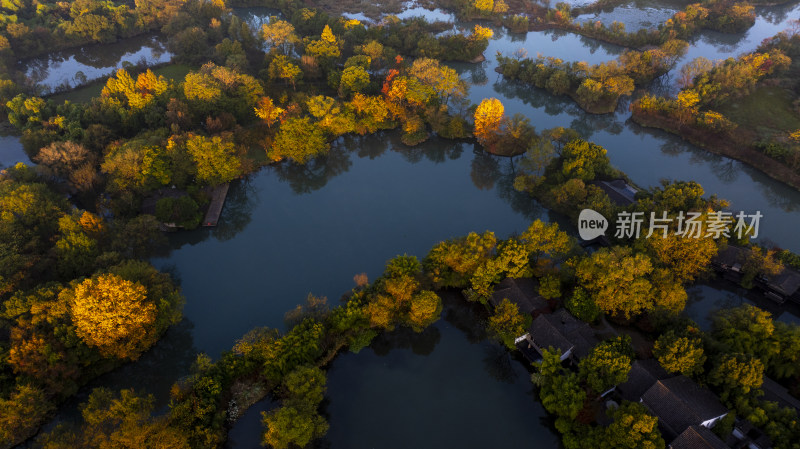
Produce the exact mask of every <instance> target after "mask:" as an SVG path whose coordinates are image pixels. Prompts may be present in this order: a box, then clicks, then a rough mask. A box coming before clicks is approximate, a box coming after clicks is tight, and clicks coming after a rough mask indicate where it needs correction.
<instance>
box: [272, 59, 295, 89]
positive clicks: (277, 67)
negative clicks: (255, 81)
mask: <svg viewBox="0 0 800 449" xmlns="http://www.w3.org/2000/svg"><path fill="white" fill-rule="evenodd" d="M267 73H268V74H269V78H270V79H271V80H278V79H280V80H283V81H285V82H286V83H288V84H291V85H292V89H295V88H296V84H297V82H298V81H299V80H300V79H302V78H303V70H302V69H300V67H299V66H298V65H297V64H294V63H293V62H291V60H290V59H289V57H288V56H285V55H277V56H275V57H274V58H272V61H270V63H269V67H268V68H267Z"/></svg>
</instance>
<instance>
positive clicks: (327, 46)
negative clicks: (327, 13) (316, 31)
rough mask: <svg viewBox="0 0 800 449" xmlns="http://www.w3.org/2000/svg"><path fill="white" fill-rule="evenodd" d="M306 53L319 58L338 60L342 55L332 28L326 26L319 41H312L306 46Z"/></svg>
mask: <svg viewBox="0 0 800 449" xmlns="http://www.w3.org/2000/svg"><path fill="white" fill-rule="evenodd" d="M306 53H308V54H309V55H311V56H316V57H318V58H338V57H339V55H341V51H340V50H339V41H338V40H337V39H336V36H334V35H333V31H331V27H329V26H328V25H325V28H323V30H322V35H321V36H320V38H319V40H315V41H311V42H310V43H309V44H308V45H307V46H306Z"/></svg>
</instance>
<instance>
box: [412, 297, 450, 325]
mask: <svg viewBox="0 0 800 449" xmlns="http://www.w3.org/2000/svg"><path fill="white" fill-rule="evenodd" d="M441 314H442V300H441V298H439V295H437V294H436V293H434V292H432V291H430V290H423V291H421V292H419V293H418V294H416V295H414V297H413V298H411V306H410V307H409V309H408V324H409V325H410V326H411V328H412V329H414V330H415V331H417V332H422V331H423V330H425V328H426V327H428V326H430V325H431V324H433V323H434V322H435V321H436V320H438V319H439V316H440V315H441Z"/></svg>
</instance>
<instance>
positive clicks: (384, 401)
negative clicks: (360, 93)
mask: <svg viewBox="0 0 800 449" xmlns="http://www.w3.org/2000/svg"><path fill="white" fill-rule="evenodd" d="M620 8H626V9H625V11H628V12H626V13H625V14H626V15H625V17H626V25H627V26H628V27H629V28H636V27H637V26H649V25H648V24H647V23H645V22H652V21H657V20H661V17H662V16H664V15H669V14H670V12H669V11H665V10H663V9H662V10H660V11H659V10H654V9H655V8H654V7H653V5H652V4H651V3H644V2H641V3H639V2H637V3H630V4H628V5H623V6H622V7H620ZM670 8H671V7H670ZM418 12H419V13H420V14H424V11H416V10H415V11H413V14H414V15H417V13H418ZM757 12H758V15H759V16H758V21H757V23H756V26H755V27H754V28H753V29H751V30H749V31H748V32H747V33H744V34H742V35H736V36H731V35H721V34H718V33H703V34H702V35H701V36H699V37H698V38H696V39H695V40H694V42H693V43H692V48H691V50H690V53H689V56H687V57H686V58H684V61H688V60H689V59H691V58H693V57H696V56H705V57H707V58H709V59H717V58H723V57H728V56H731V55H736V54H738V53H741V52H745V51H751V50H753V49H754V48H755V47H756V46H757V45H758V43H759V42H760V41H761V39H763V38H765V37H768V36H770V35H772V34H775V33H776V32H777V31H779V30H781V29H784V28H786V26H787V25H788V21H789V19H790V18H797V17H798V16H800V9H798V7H797V6H794V7H772V8H758V9H757ZM437 14H438V13H437ZM603 14H613V13H600V15H598V17H597V20H604V18H603V16H602V15H603ZM265 15H268V14H265ZM444 15H446V14H444ZM240 16H241V17H243V18H244V19H245V20H246V21H247V22H249V23H254V24H256V23H260V22H259V20H263V17H260V16H259V12H258V11H257V10H252V9H251V10H247V11H245V12H243V13H240ZM609 17H610V16H609ZM437 18H438V16H437ZM637 21H638V22H637ZM639 22H641V24H640V25H637V23H639ZM456 26H457V27H460V26H467V25H462V24H456ZM496 32H497V36H498V38H497V39H495V40H492V41H491V42H490V46H489V49H488V50H487V51H486V53H485V55H486V57H487V61H485V62H484V63H482V64H479V65H468V64H454V67H456V68H457V69H458V70H459V71H460V73H461V74H462V77H463V78H464V79H466V80H467V81H469V82H471V83H472V84H473V85H472V87H471V89H470V99H471V100H472V101H473V102H476V103H477V102H479V101H480V100H481V99H483V98H487V97H496V98H499V99H501V100H502V102H503V104H504V105H505V108H506V113H507V114H509V115H510V114H513V113H522V114H524V115H525V116H527V117H528V118H530V120H531V123H533V124H534V125H535V126H536V127H537V128H538V129H545V128H550V127H554V126H571V127H573V128H575V129H577V130H579V131H580V132H581V133H582V134H583V135H584V136H585V137H586V138H588V139H591V140H593V141H595V142H597V143H599V144H601V145H603V146H604V147H606V148H607V149H608V151H609V156H610V158H611V161H612V163H613V164H614V165H615V166H617V167H619V168H620V169H622V170H623V171H625V172H626V173H628V175H630V176H631V178H632V179H633V180H634V182H636V183H637V184H639V185H640V186H642V187H649V186H653V185H656V184H658V182H659V180H661V179H664V178H667V179H685V180H696V181H698V182H700V183H701V184H702V185H703V187H704V188H705V190H706V192H707V193H708V194H716V195H719V196H721V197H724V198H727V199H729V200H730V201H731V208H732V209H733V210H745V211H755V210H760V211H761V212H762V213H763V214H764V218H763V219H762V223H761V236H762V241H763V239H768V240H770V241H772V242H775V243H777V244H779V245H781V246H783V247H786V248H790V249H792V250H794V251H800V238H798V237H797V234H796V233H797V229H798V223H800V193H798V192H796V191H794V190H792V189H790V188H789V187H786V186H784V185H782V184H780V183H778V182H776V181H774V180H772V179H770V178H768V177H767V176H766V175H763V174H761V173H759V172H757V171H756V170H753V169H750V168H749V167H747V166H745V165H743V164H740V163H738V162H736V161H732V160H730V159H727V158H723V157H718V156H715V155H712V154H710V153H708V152H706V151H703V150H700V149H697V148H696V147H694V146H692V145H689V144H687V143H684V142H683V141H681V140H680V139H679V138H675V137H673V136H670V135H668V134H666V133H663V132H657V131H651V130H645V129H642V128H640V127H638V126H637V125H635V124H632V123H631V122H630V121H629V120H628V118H629V113H628V112H627V103H626V102H622V103H621V104H620V107H619V109H618V111H617V113H615V114H608V115H603V116H596V115H589V114H585V113H583V112H582V111H581V110H580V108H578V107H577V106H576V105H575V104H574V103H573V102H572V101H571V100H569V99H568V98H566V97H553V96H552V95H550V94H548V93H546V92H544V91H541V90H538V89H534V88H529V87H523V86H521V85H518V84H515V83H507V82H505V81H503V80H502V78H501V77H499V76H498V75H497V74H496V73H495V71H494V68H495V66H496V63H495V53H496V52H497V51H501V52H504V53H511V52H513V51H515V50H516V49H517V48H524V49H525V50H526V51H527V53H528V54H530V55H535V54H536V53H537V52H540V53H542V54H544V55H555V56H560V57H563V58H565V59H570V60H586V61H589V62H591V63H597V62H602V61H606V60H610V59H613V58H615V57H616V56H617V55H619V54H620V53H621V52H622V51H623V49H622V48H620V47H617V46H613V45H607V44H602V43H598V42H596V41H593V40H590V39H586V38H583V37H580V36H577V35H574V34H571V33H561V32H531V33H527V34H508V33H505V32H503V31H502V30H496ZM147 39H151V38H145V40H144V41H140V42H139V43H138V44H135V45H132V46H126V45H127V44H125V46H123V47H124V48H123V47H120V49H119V50H117V53H116V54H117V56H114V57H113V58H112V57H110V56H108V55H107V54H106V53H107V52H106V50H105V49H106V47H108V46H96V47H89V48H86V49H82V50H80V51H77V52H73V53H63V52H62V53H59V54H58V55H52V56H51V57H49V58H42V59H40V60H37V61H34V62H31V63H30V66H29V67H30V68H29V73H30V74H32V75H34V78H36V79H37V80H39V82H40V83H42V84H43V85H45V86H50V87H55V86H57V85H59V84H61V83H62V82H63V81H65V80H66V81H70V82H72V81H71V80H74V79H75V75H76V72H77V71H78V70H80V71H82V72H84V74H85V75H86V76H87V78H90V76H89V74H88V73H87V70H88V67H93V68H96V69H97V70H98V72H97V73H98V74H97V76H104V75H105V74H107V73H110V71H111V69H110V68H113V67H117V66H119V65H120V64H121V62H120V61H121V60H123V58H124V57H125V56H119V55H128V54H131V55H134V56H131V58H134V59H128V60H130V61H131V62H135V59H136V58H138V57H139V56H135V55H139V54H147V55H150V56H152V57H153V58H156V59H153V60H152V61H164V60H165V59H164V58H167V60H168V58H169V55H168V54H167V53H166V52H164V51H163V46H162V44H161V43H160V42H158V41H157V40H156V41H153V40H147ZM121 44H122V43H121ZM114 45H119V44H114ZM142 52H144V53H142ZM115 58H116V59H115ZM112 59H114V60H113V61H112ZM81 64H82V65H81ZM101 67H102V68H103V69H102V70H105V69H107V68H108V71H107V72H104V73H101V71H100V70H101ZM91 73H95V72H91ZM672 78H675V77H674V76H673V77H672ZM658 85H659V86H660V88H661V89H663V90H665V91H669V90H671V89H673V86H674V82H673V81H672V80H671V79H670V76H666V77H664V79H662V80H659V81H658ZM26 159H27V158H26V157H25V156H24V153H23V152H22V151H21V147H20V145H19V142H18V140H17V139H15V138H11V137H4V138H0V166H2V165H3V164H4V165H10V164H13V163H14V162H16V161H18V160H26ZM513 174H514V173H513V164H512V162H511V161H510V160H507V159H499V158H494V157H491V156H488V155H486V154H484V153H482V152H481V151H480V150H478V149H476V148H475V147H474V146H473V145H472V144H465V143H454V142H449V141H443V140H438V139H432V140H430V141H429V142H426V143H425V144H423V145H421V146H419V147H418V148H413V149H409V148H406V147H405V146H403V145H402V144H401V143H400V142H399V139H398V138H397V134H395V133H386V134H383V135H380V136H373V137H368V138H345V139H341V140H339V141H337V142H336V143H335V144H334V146H333V149H332V151H331V154H330V155H329V156H327V157H325V158H320V159H318V160H316V161H313V162H312V163H311V164H309V165H308V166H306V167H290V166H275V167H270V168H267V169H265V170H262V171H261V172H259V173H257V174H255V175H253V176H251V177H250V178H249V179H248V180H246V181H244V182H241V183H239V184H236V185H234V186H233V189H232V190H231V194H230V196H229V198H228V202H227V203H226V206H225V209H224V211H223V216H222V221H221V222H220V225H219V226H218V227H217V228H215V229H200V230H197V231H192V232H186V233H180V234H175V235H173V236H172V237H171V242H172V251H171V253H170V255H169V256H168V257H164V258H159V259H154V260H153V262H154V263H155V264H156V265H157V266H158V267H160V268H163V269H167V270H169V271H171V272H172V273H174V274H175V275H176V276H177V277H178V278H179V279H180V281H181V283H182V288H183V292H184V294H185V296H186V298H187V303H186V307H185V311H184V314H185V319H184V321H183V322H182V323H180V324H179V325H178V326H175V327H174V328H172V329H170V330H169V331H168V332H167V334H166V336H165V338H164V339H163V340H162V341H160V342H159V343H158V344H157V345H156V347H155V348H154V349H153V350H151V351H149V352H148V353H147V354H145V355H144V356H143V357H142V358H141V359H140V360H139V361H137V362H136V363H134V364H130V365H128V366H126V367H123V368H122V369H120V370H118V371H116V372H114V373H111V374H109V375H107V376H104V377H102V378H100V379H98V380H97V381H95V382H94V383H93V384H92V385H90V386H89V387H95V386H108V387H111V388H117V389H118V388H131V387H133V388H136V389H137V390H140V391H145V392H150V393H153V394H154V395H155V396H156V397H157V401H158V405H159V407H161V408H162V409H163V408H164V407H165V406H166V403H167V401H168V390H169V386H170V385H171V384H172V383H173V382H174V381H175V380H177V379H179V378H180V377H181V376H183V375H185V374H186V373H187V372H188V370H189V366H190V364H191V362H192V360H193V359H194V357H195V355H196V353H197V352H205V353H208V354H210V355H211V356H213V357H216V356H218V355H219V353H220V352H221V351H223V350H225V349H227V348H230V347H231V345H232V344H233V343H234V342H235V341H236V339H237V338H238V337H240V336H241V335H242V334H243V333H245V332H246V331H248V330H249V329H251V328H253V327H255V326H275V327H281V326H282V317H283V314H284V313H285V312H286V311H287V310H289V309H291V308H292V307H294V306H295V305H296V304H298V303H301V302H302V301H303V300H304V298H305V297H306V295H307V294H308V293H314V294H315V295H323V296H327V297H328V298H329V299H330V302H332V303H335V302H336V301H337V300H338V298H339V297H340V295H341V294H343V293H345V292H347V291H349V289H350V288H351V287H352V285H353V282H352V277H353V275H354V274H356V273H360V272H366V273H367V274H368V275H369V277H370V279H374V278H375V276H377V275H379V274H380V273H381V271H382V268H383V265H384V263H385V261H386V260H387V259H389V258H391V257H393V256H395V255H397V254H403V253H408V254H413V255H417V256H420V257H421V256H423V255H424V254H425V253H426V252H427V250H428V249H429V248H430V247H431V246H432V245H433V244H434V243H436V242H438V241H440V240H442V239H446V238H450V237H455V236H459V235H463V234H465V233H467V232H470V231H478V232H480V231H483V230H486V229H490V230H493V231H495V232H496V233H497V234H498V235H499V236H501V237H506V236H509V235H511V234H513V233H517V232H521V231H522V230H524V229H525V228H526V227H527V225H528V224H529V223H530V221H531V220H533V219H536V218H541V219H543V220H548V221H554V220H555V221H558V220H559V217H555V216H551V215H550V214H549V213H548V212H547V211H545V210H542V209H541V208H540V207H539V206H537V205H536V203H535V202H533V201H531V200H530V199H529V198H526V197H525V196H523V195H520V194H518V193H516V192H514V191H513V189H512V188H511V182H512V180H513ZM563 225H564V227H565V228H567V229H571V225H570V224H569V223H563ZM689 294H690V298H691V300H690V304H689V306H688V307H687V313H688V314H689V315H690V316H692V317H693V318H695V319H696V320H698V322H700V324H701V325H702V326H704V327H705V326H707V325H708V316H709V313H710V312H711V311H712V310H715V309H717V308H719V307H726V306H730V305H736V304H739V303H742V302H749V301H751V299H749V298H748V297H747V295H746V293H745V292H741V291H738V290H731V289H730V288H729V287H727V286H724V285H717V284H703V285H697V286H693V287H691V288H690V289H689ZM453 301H454V300H452V299H449V298H448V300H447V303H448V304H449V307H448V309H447V312H446V313H445V319H444V320H442V321H440V322H439V323H438V324H437V325H436V326H435V327H433V328H432V329H431V330H429V331H428V332H426V333H423V334H421V335H409V334H407V333H395V334H392V335H389V336H387V337H385V338H382V339H381V340H380V341H378V342H376V343H375V344H374V345H373V346H372V347H370V348H367V349H365V350H364V351H362V352H361V353H360V354H357V355H353V354H346V355H343V356H341V357H339V358H337V359H336V360H335V361H334V363H333V364H332V366H331V368H330V373H329V393H328V401H327V402H326V405H325V410H326V412H327V413H328V414H329V415H330V423H331V430H330V433H329V436H328V442H329V443H330V446H331V447H337V448H339V447H340V448H361V447H363V448H368V447H409V446H416V447H442V446H445V445H446V446H452V445H453V443H454V441H455V442H456V444H458V445H459V446H462V447H465V448H471V447H476V448H477V447H488V446H490V445H491V444H492V442H496V439H494V438H493V437H494V436H496V435H503V439H504V444H503V447H522V446H523V445H530V444H531V443H533V444H538V445H540V446H541V447H556V446H557V439H556V437H555V435H554V434H553V432H552V431H551V430H550V427H549V426H548V425H547V423H546V422H543V421H542V419H543V418H542V417H543V412H542V410H541V407H540V405H539V404H538V403H537V402H536V401H535V399H534V396H533V394H532V392H531V385H530V381H529V380H528V376H527V374H526V372H525V370H524V369H523V368H522V366H521V365H520V364H518V363H514V362H513V361H511V360H510V359H508V356H507V355H506V354H505V353H504V352H503V351H499V350H498V347H497V346H494V345H492V344H490V343H486V342H479V341H478V340H479V339H480V335H475V334H474V333H472V332H470V331H469V330H468V329H470V326H468V325H466V324H465V323H469V322H472V323H474V320H476V319H480V317H476V316H475V313H477V312H475V311H471V310H469V309H465V308H464V307H465V306H464V305H463V304H461V305H460V306H459V307H455V306H454V305H453V304H454V302H453ZM464 314H466V315H467V316H466V317H465V316H463V315H464ZM787 316H788V315H786V314H784V315H783V316H781V318H780V319H785V320H787V321H792V320H793V319H794V318H791V317H788V318H787ZM87 390H88V389H84V393H82V395H81V396H79V397H78V398H77V399H76V400H75V401H72V402H71V403H70V404H69V405H68V406H67V407H65V414H64V416H66V417H69V416H70V415H72V414H74V413H73V412H74V406H75V404H76V403H77V402H78V401H80V400H82V399H85V397H86V393H85V392H86V391H87ZM432 398H433V399H434V400H432ZM272 406H273V405H272V404H271V403H270V402H269V401H265V402H262V403H260V404H258V406H257V408H254V409H253V410H251V411H249V412H248V413H247V414H246V415H245V416H244V417H243V418H242V419H241V420H240V421H239V422H238V424H237V425H236V426H235V427H234V429H233V431H232V433H231V440H230V442H229V447H231V448H237V449H238V448H255V447H258V443H259V433H260V431H261V425H260V419H259V411H260V410H265V409H269V408H270V407H272ZM70 409H71V410H72V411H73V412H70V411H69V410H70ZM379 420H380V421H379ZM373 421H374V423H373ZM364 424H367V425H364ZM372 424H374V425H372ZM369 429H374V431H375V433H369V432H370V431H371V430H369ZM378 430H380V432H378ZM445 438H446V440H445ZM486 438H492V439H491V440H486ZM505 443H507V444H505Z"/></svg>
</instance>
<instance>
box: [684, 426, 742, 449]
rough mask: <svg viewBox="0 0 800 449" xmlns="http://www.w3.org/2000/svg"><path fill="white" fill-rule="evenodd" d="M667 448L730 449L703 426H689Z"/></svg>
mask: <svg viewBox="0 0 800 449" xmlns="http://www.w3.org/2000/svg"><path fill="white" fill-rule="evenodd" d="M669 447H670V448H671V449H730V448H729V447H728V445H727V444H725V442H723V441H722V440H720V439H719V437H718V436H716V435H715V434H714V432H712V431H710V430H708V429H706V428H705V427H703V426H689V428H687V429H686V430H684V431H683V432H682V433H681V434H680V435H678V437H677V438H675V439H674V440H673V441H672V443H670V445H669Z"/></svg>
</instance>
